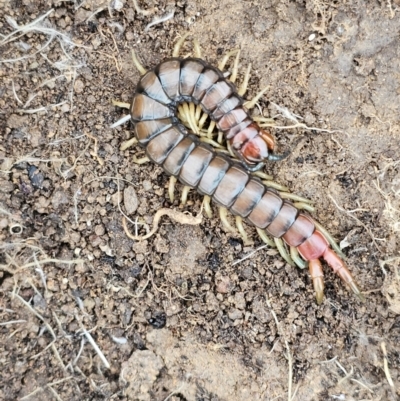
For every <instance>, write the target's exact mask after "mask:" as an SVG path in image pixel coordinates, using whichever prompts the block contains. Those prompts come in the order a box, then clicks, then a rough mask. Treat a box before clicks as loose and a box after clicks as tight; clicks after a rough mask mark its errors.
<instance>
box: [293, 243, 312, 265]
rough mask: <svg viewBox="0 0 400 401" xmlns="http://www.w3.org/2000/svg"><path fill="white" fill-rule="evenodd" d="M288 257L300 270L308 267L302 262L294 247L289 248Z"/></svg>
mask: <svg viewBox="0 0 400 401" xmlns="http://www.w3.org/2000/svg"><path fill="white" fill-rule="evenodd" d="M290 257H291V258H292V259H293V262H294V263H296V265H297V267H299V268H300V269H305V268H306V267H308V263H307V262H306V261H305V260H303V259H302V258H301V256H300V254H299V251H298V250H297V248H296V247H295V246H291V247H290Z"/></svg>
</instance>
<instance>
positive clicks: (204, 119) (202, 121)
mask: <svg viewBox="0 0 400 401" xmlns="http://www.w3.org/2000/svg"><path fill="white" fill-rule="evenodd" d="M200 111H201V108H200ZM207 118H208V114H206V113H204V114H203V115H202V116H201V118H200V119H199V120H198V121H199V123H198V125H199V129H202V128H203V126H204V123H205V122H206V121H207Z"/></svg>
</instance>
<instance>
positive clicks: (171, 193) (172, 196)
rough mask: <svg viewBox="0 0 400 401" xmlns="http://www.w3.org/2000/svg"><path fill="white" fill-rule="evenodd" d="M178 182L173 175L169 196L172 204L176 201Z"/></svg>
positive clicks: (170, 179) (170, 180)
mask: <svg viewBox="0 0 400 401" xmlns="http://www.w3.org/2000/svg"><path fill="white" fill-rule="evenodd" d="M176 181H177V179H176V178H175V177H174V176H173V175H171V177H169V184H168V196H169V200H170V201H171V203H172V202H173V201H174V199H175V184H176Z"/></svg>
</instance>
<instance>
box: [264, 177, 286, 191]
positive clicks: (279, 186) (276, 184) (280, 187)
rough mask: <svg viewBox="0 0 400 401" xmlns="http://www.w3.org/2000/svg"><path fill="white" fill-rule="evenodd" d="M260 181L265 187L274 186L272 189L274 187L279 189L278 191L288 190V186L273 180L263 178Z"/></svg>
mask: <svg viewBox="0 0 400 401" xmlns="http://www.w3.org/2000/svg"><path fill="white" fill-rule="evenodd" d="M262 182H263V184H265V185H266V186H267V187H271V188H274V189H276V190H278V191H280V192H287V191H289V188H288V187H285V186H283V185H281V184H278V183H277V182H275V181H268V180H263V181H262Z"/></svg>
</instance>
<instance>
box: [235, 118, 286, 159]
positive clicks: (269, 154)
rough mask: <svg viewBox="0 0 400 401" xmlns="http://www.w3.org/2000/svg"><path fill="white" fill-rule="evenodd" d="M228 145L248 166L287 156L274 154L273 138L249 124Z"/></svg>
mask: <svg viewBox="0 0 400 401" xmlns="http://www.w3.org/2000/svg"><path fill="white" fill-rule="evenodd" d="M230 145H231V147H232V149H233V150H234V152H235V153H236V154H237V155H238V157H239V158H240V159H241V160H242V161H243V162H245V163H246V164H248V165H250V166H252V165H256V164H259V163H264V162H266V161H267V160H269V161H279V160H282V159H284V158H285V157H287V156H288V154H289V153H288V152H286V153H284V154H281V155H280V154H276V153H274V148H275V139H274V137H273V136H272V135H271V133H270V132H269V131H266V130H264V129H262V128H260V127H259V126H258V125H257V124H256V123H252V124H250V125H249V126H248V127H246V128H245V129H244V130H243V131H241V132H239V133H238V134H236V135H235V136H234V137H233V138H231V139H230Z"/></svg>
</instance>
